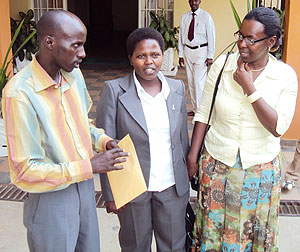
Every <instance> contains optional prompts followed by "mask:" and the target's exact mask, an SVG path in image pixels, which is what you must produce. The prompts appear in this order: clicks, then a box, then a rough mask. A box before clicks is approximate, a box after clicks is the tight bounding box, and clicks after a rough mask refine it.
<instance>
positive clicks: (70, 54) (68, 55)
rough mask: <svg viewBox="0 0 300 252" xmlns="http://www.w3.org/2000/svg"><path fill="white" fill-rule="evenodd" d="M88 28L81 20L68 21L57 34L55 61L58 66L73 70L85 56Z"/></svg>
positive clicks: (68, 70)
mask: <svg viewBox="0 0 300 252" xmlns="http://www.w3.org/2000/svg"><path fill="white" fill-rule="evenodd" d="M86 33H87V32H86V28H85V26H84V25H83V24H82V23H81V22H79V21H77V20H76V21H75V22H67V23H65V24H64V25H63V26H62V27H61V31H59V32H57V33H56V35H55V42H56V45H55V48H56V50H55V52H54V56H53V57H54V62H55V63H56V65H57V67H58V68H62V69H63V70H65V71H67V72H71V71H72V70H73V69H74V68H78V67H79V64H80V63H81V62H82V59H83V58H85V56H86V55H85V51H84V43H85V41H86Z"/></svg>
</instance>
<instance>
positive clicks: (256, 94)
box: [247, 90, 261, 103]
mask: <svg viewBox="0 0 300 252" xmlns="http://www.w3.org/2000/svg"><path fill="white" fill-rule="evenodd" d="M259 98H261V94H260V92H259V91H257V90H256V91H255V92H253V93H252V94H251V95H249V96H247V99H248V101H249V102H250V103H253V102H256V101H257V100H258V99H259Z"/></svg>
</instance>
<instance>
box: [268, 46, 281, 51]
mask: <svg viewBox="0 0 300 252" xmlns="http://www.w3.org/2000/svg"><path fill="white" fill-rule="evenodd" d="M278 49H279V46H276V47H274V48H272V49H270V50H269V52H276V51H277V50H278Z"/></svg>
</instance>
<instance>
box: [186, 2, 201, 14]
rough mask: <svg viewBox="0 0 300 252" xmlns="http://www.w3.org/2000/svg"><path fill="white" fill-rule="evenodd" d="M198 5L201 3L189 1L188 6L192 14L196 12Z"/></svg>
mask: <svg viewBox="0 0 300 252" xmlns="http://www.w3.org/2000/svg"><path fill="white" fill-rule="evenodd" d="M200 3H201V0H189V4H190V7H191V10H192V12H195V11H196V10H198V8H199V5H200Z"/></svg>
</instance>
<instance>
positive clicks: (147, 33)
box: [126, 27, 165, 56]
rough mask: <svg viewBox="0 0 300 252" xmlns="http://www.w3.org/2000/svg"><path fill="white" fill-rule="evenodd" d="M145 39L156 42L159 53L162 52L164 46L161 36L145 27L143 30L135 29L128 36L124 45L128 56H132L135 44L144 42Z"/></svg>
mask: <svg viewBox="0 0 300 252" xmlns="http://www.w3.org/2000/svg"><path fill="white" fill-rule="evenodd" d="M145 39H154V40H156V41H157V43H158V44H159V47H160V49H161V51H162V52H164V48H165V45H164V39H163V37H162V35H161V34H160V33H159V32H158V31H157V30H155V29H153V28H149V27H145V28H138V29H135V30H134V31H133V32H132V33H130V35H129V36H128V38H127V44H126V47H127V53H128V55H130V56H132V54H133V52H134V50H135V48H136V45H137V43H139V42H140V41H142V40H145Z"/></svg>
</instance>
